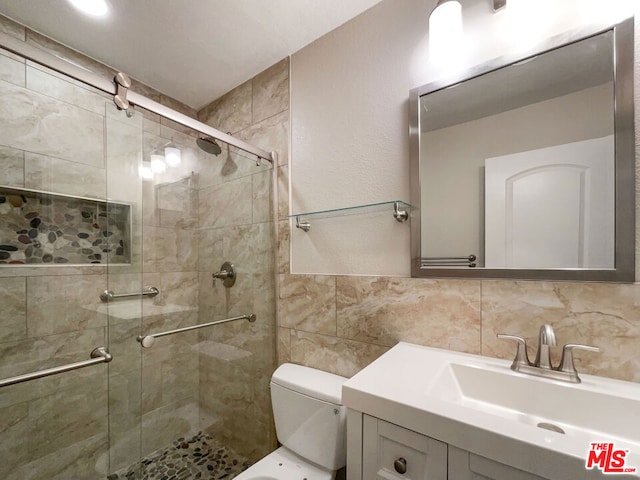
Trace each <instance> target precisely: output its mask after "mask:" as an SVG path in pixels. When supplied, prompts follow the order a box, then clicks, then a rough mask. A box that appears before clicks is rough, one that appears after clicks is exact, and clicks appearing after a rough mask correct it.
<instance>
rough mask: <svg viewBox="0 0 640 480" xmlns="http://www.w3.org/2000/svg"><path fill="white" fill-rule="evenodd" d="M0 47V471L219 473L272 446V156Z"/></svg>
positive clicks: (123, 83)
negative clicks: (227, 276) (228, 275)
mask: <svg viewBox="0 0 640 480" xmlns="http://www.w3.org/2000/svg"><path fill="white" fill-rule="evenodd" d="M4 20H5V21H6V19H4ZM0 46H1V47H2V49H1V50H0V98H1V99H2V100H1V101H0V167H1V168H2V174H1V175H0V178H1V180H0V302H1V305H2V308H0V439H1V440H0V458H1V459H2V460H1V461H0V477H1V478H3V479H5V480H27V479H31V480H36V479H59V480H85V479H86V480H90V479H91V480H93V479H100V478H102V479H111V480H115V479H191V478H232V477H233V475H234V474H236V473H238V472H240V471H242V470H243V469H244V468H246V467H247V466H248V465H250V464H251V462H252V461H255V460H257V459H258V458H260V457H262V456H263V455H264V454H266V453H267V452H268V451H270V450H271V449H272V448H273V447H274V446H275V435H274V432H273V427H272V418H271V409H270V399H269V392H268V380H269V377H270V375H271V373H272V372H273V370H274V368H275V300H276V295H275V272H274V268H275V266H274V265H275V243H274V242H275V227H274V195H275V192H274V168H273V165H274V163H275V155H274V154H271V153H268V152H266V151H264V150H262V149H261V148H258V147H255V146H253V145H251V144H249V143H245V142H244V141H242V140H240V139H236V138H235V137H231V136H230V135H227V134H224V133H222V132H218V131H217V130H215V129H214V128H212V127H211V126H209V125H205V124H204V123H201V122H198V121H196V120H194V119H193V118H191V117H189V116H187V115H184V114H182V113H179V112H177V111H175V110H172V109H169V108H167V107H166V106H164V105H161V104H159V103H156V102H155V101H153V100H150V99H149V98H147V97H145V96H143V95H141V94H139V93H136V92H137V89H136V86H135V84H134V85H133V86H132V85H131V82H129V81H128V79H127V77H126V75H119V76H118V77H116V79H115V81H114V80H113V78H114V76H108V75H105V71H106V67H105V69H104V70H101V71H100V73H99V74H98V73H90V72H88V71H87V70H86V68H79V67H77V66H74V65H72V64H69V63H67V62H65V61H64V60H62V59H61V58H60V55H59V54H58V55H55V56H54V55H51V54H50V52H47V51H45V49H43V48H42V46H40V48H37V47H34V46H33V45H30V44H29V43H28V42H25V41H24V40H23V39H19V38H16V37H15V36H12V35H9V34H6V33H0ZM143 91H144V90H143ZM201 138H207V139H208V140H206V141H207V142H208V143H207V146H208V151H203V150H201V149H200V148H199V147H198V143H199V142H200V143H201V142H202V140H201ZM211 142H213V145H215V146H216V147H217V148H215V149H214V148H212V145H211ZM214 150H215V151H217V152H218V153H217V155H213V154H212V153H215V152H214ZM229 165H232V166H233V168H229ZM225 262H229V264H232V265H233V269H234V279H235V282H234V283H233V285H232V286H228V285H225V282H224V281H223V280H224V279H221V278H220V277H221V276H222V275H223V273H221V272H223V271H224V270H223V269H221V265H223V264H225ZM214 274H217V277H216V275H214Z"/></svg>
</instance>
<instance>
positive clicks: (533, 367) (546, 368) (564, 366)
mask: <svg viewBox="0 0 640 480" xmlns="http://www.w3.org/2000/svg"><path fill="white" fill-rule="evenodd" d="M498 338H500V339H506V340H515V341H516V342H518V350H517V351H516V356H515V358H514V359H513V363H512V364H511V370H513V371H515V372H521V373H526V374H529V375H536V376H538V377H547V378H553V379H555V380H563V381H565V382H571V383H580V377H579V376H578V371H577V370H576V367H575V365H574V363H573V351H574V350H577V349H581V350H589V351H591V352H599V351H600V349H599V348H598V347H591V346H589V345H578V344H573V343H568V344H567V345H565V346H564V347H562V359H561V360H560V365H558V367H556V368H554V367H553V365H552V364H551V350H550V348H549V347H555V346H556V334H555V332H554V331H553V327H552V326H551V325H542V326H541V327H540V333H539V335H538V353H537V354H536V361H535V362H534V363H531V362H530V361H529V357H528V356H527V342H526V341H525V339H524V338H522V337H518V336H516V335H505V334H502V333H499V334H498Z"/></svg>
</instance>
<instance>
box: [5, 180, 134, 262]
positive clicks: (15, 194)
mask: <svg viewBox="0 0 640 480" xmlns="http://www.w3.org/2000/svg"><path fill="white" fill-rule="evenodd" d="M107 263H109V264H129V263H131V206H130V205H127V204H123V203H113V202H105V201H101V200H96V199H91V198H83V197H73V196H67V195H60V194H55V193H48V192H41V191H36V190H28V189H18V188H11V187H0V265H2V266H9V265H11V266H19V265H29V266H34V265H42V266H46V265H58V266H59V265H63V264H64V265H95V264H107Z"/></svg>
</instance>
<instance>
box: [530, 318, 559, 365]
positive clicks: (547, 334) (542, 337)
mask: <svg viewBox="0 0 640 480" xmlns="http://www.w3.org/2000/svg"><path fill="white" fill-rule="evenodd" d="M555 346H556V333H555V332H554V331H553V327H552V326H551V325H548V324H546V325H542V326H541V327H540V334H539V335H538V353H537V354H536V361H535V363H534V364H533V366H534V367H538V368H547V369H550V368H552V366H551V349H550V348H549V347H555Z"/></svg>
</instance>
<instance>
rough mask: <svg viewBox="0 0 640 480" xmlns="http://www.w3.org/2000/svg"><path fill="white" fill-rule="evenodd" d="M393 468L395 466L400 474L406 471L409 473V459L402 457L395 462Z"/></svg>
mask: <svg viewBox="0 0 640 480" xmlns="http://www.w3.org/2000/svg"><path fill="white" fill-rule="evenodd" d="M393 468H395V469H396V472H398V473H399V474H400V475H404V474H405V473H407V461H406V460H405V459H404V458H402V457H400V458H398V459H397V460H396V461H395V462H393Z"/></svg>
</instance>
